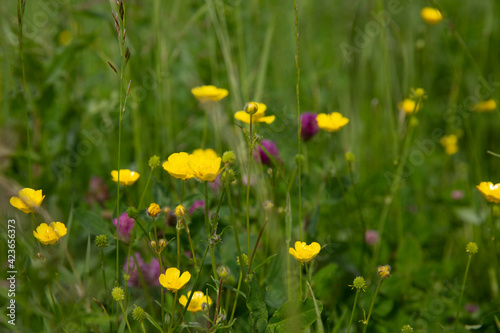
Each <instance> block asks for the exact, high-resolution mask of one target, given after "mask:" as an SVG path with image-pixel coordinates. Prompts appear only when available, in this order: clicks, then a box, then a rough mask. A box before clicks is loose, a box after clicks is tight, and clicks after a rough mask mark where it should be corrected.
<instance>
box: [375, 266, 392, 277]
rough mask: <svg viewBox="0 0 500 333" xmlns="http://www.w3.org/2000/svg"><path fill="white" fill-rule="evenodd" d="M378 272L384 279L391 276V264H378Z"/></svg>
mask: <svg viewBox="0 0 500 333" xmlns="http://www.w3.org/2000/svg"><path fill="white" fill-rule="evenodd" d="M377 274H378V275H379V276H380V277H381V278H382V279H384V280H385V279H387V278H388V277H389V276H391V266H389V265H385V266H378V269H377Z"/></svg>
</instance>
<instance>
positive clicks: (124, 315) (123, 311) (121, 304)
mask: <svg viewBox="0 0 500 333" xmlns="http://www.w3.org/2000/svg"><path fill="white" fill-rule="evenodd" d="M120 308H121V309H122V313H123V317H124V318H125V322H126V323H127V327H128V331H129V332H130V333H132V329H131V328H130V323H129V322H128V318H127V313H126V312H125V309H124V308H123V302H120Z"/></svg>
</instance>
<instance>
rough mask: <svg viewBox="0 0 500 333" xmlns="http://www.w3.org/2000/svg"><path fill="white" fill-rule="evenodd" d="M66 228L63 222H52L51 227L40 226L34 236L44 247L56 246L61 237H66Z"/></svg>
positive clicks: (43, 224)
mask: <svg viewBox="0 0 500 333" xmlns="http://www.w3.org/2000/svg"><path fill="white" fill-rule="evenodd" d="M66 233H67V229H66V226H65V225H64V224H63V223H61V222H52V223H51V224H50V225H47V223H42V224H40V225H39V226H38V227H37V228H36V230H34V231H33V236H35V238H36V239H38V240H39V241H40V243H42V244H43V245H48V244H56V243H57V242H58V241H59V239H60V238H61V237H63V236H64V235H66Z"/></svg>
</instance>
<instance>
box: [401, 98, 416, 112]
mask: <svg viewBox="0 0 500 333" xmlns="http://www.w3.org/2000/svg"><path fill="white" fill-rule="evenodd" d="M416 104H417V102H416V101H414V100H413V99H411V98H405V99H404V100H403V101H402V102H399V104H398V109H399V110H402V111H404V112H405V113H406V114H407V115H411V114H413V112H415V113H417V112H418V110H420V109H421V108H422V102H419V103H418V105H416Z"/></svg>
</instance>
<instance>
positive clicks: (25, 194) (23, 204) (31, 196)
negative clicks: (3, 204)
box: [10, 188, 45, 214]
mask: <svg viewBox="0 0 500 333" xmlns="http://www.w3.org/2000/svg"><path fill="white" fill-rule="evenodd" d="M17 193H18V195H19V197H11V198H10V204H11V205H12V206H14V207H15V208H17V209H19V210H21V211H22V212H23V213H26V214H29V213H33V212H34V211H35V210H36V209H37V208H38V207H40V205H41V204H42V201H43V198H45V195H42V190H38V191H35V190H34V189H32V188H23V189H22V190H20V191H19V192H17Z"/></svg>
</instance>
